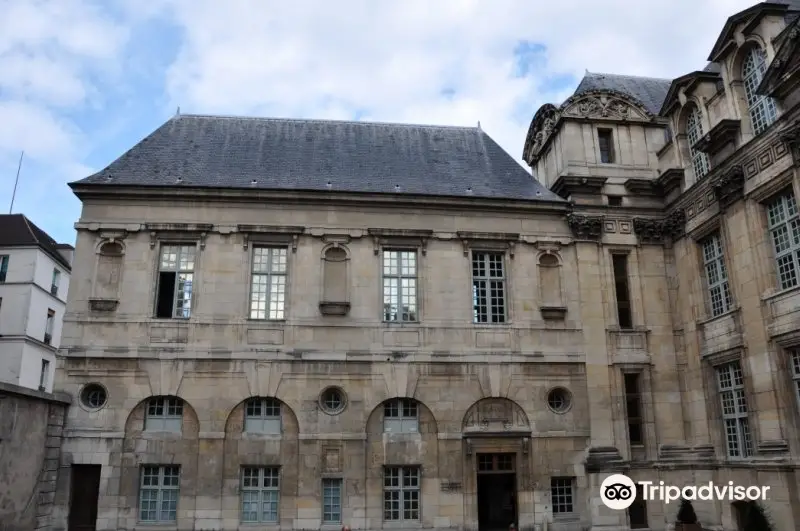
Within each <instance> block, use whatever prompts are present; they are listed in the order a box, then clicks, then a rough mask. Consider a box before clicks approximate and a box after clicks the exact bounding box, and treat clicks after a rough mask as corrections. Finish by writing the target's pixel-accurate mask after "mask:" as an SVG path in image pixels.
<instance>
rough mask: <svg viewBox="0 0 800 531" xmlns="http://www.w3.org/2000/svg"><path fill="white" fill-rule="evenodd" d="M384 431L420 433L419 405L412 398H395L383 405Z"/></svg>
mask: <svg viewBox="0 0 800 531" xmlns="http://www.w3.org/2000/svg"><path fill="white" fill-rule="evenodd" d="M383 431H384V432H386V433H418V432H419V407H418V404H417V401H416V400H414V399H412V398H395V399H393V400H389V401H388V402H386V403H385V404H384V405H383Z"/></svg>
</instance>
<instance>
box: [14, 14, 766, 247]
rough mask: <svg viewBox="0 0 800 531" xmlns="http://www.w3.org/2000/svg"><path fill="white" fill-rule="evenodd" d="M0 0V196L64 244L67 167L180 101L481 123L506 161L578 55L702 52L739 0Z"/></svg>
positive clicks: (576, 68) (647, 56) (604, 67)
mask: <svg viewBox="0 0 800 531" xmlns="http://www.w3.org/2000/svg"><path fill="white" fill-rule="evenodd" d="M646 4H647V6H646V8H644V7H643V2H642V1H641V0H605V1H604V2H597V1H595V0H561V1H558V2H552V1H547V0H492V1H491V2H490V1H486V0H483V1H480V0H436V1H431V0H395V1H388V0H338V1H336V2H330V1H322V0H292V1H291V2H285V1H277V0H225V1H224V2H220V1H218V0H146V1H145V0H105V1H100V0H0V212H1V213H7V212H8V209H9V206H10V202H11V196H12V190H13V188H14V180H15V176H16V173H17V168H18V163H19V160H20V154H21V152H22V151H24V157H23V159H22V168H21V172H20V177H19V185H18V188H17V193H16V198H15V201H14V209H13V211H14V212H15V213H24V214H26V215H27V216H28V217H29V218H30V219H31V220H32V221H33V222H34V223H36V224H37V225H38V226H39V227H41V228H42V229H44V230H45V231H46V232H47V233H49V234H50V235H51V236H52V237H53V238H55V239H56V240H57V241H59V242H63V243H70V244H74V241H75V231H74V228H73V227H74V224H75V222H76V221H77V220H78V219H79V218H80V215H81V204H80V201H79V200H78V199H77V198H76V197H75V196H74V195H73V193H72V191H71V190H70V188H69V187H68V186H67V183H69V182H72V181H75V180H78V179H81V178H83V177H87V176H89V175H91V174H92V173H94V172H96V171H99V170H101V169H103V168H104V167H105V166H107V165H108V164H110V163H111V162H112V161H113V160H115V159H116V158H118V157H119V156H121V155H122V154H123V153H124V152H125V151H127V150H128V149H130V148H131V147H132V146H133V145H134V144H136V143H137V142H138V141H140V140H141V139H142V138H144V137H145V136H147V135H148V134H150V133H151V132H152V131H154V130H155V129H156V128H157V127H158V126H160V125H161V124H162V123H164V122H165V121H166V120H168V119H169V118H170V117H171V116H173V115H174V114H175V113H176V111H177V109H178V108H180V112H181V113H192V114H228V115H247V116H265V117H282V118H318V119H326V118H329V119H341V120H365V121H383V122H401V123H422V124H436V125H461V126H475V125H477V124H478V122H480V125H481V127H482V128H483V130H484V131H486V132H487V133H488V134H489V135H490V136H491V137H492V138H494V139H495V140H496V141H497V142H498V143H499V144H500V145H501V146H502V147H503V148H504V149H505V150H506V151H507V152H508V153H509V154H510V155H511V156H513V157H514V159H516V160H517V161H519V162H520V164H523V165H524V163H523V162H522V161H521V154H522V147H523V144H524V142H525V134H526V132H527V129H528V126H529V124H530V121H531V119H532V117H533V115H534V113H535V112H536V110H537V109H538V107H539V106H540V105H542V104H544V103H555V104H558V103H561V102H562V101H563V100H564V99H566V98H567V97H568V96H569V95H570V94H571V93H572V91H573V90H574V89H575V87H576V86H577V85H578V83H579V82H580V79H581V77H582V76H583V75H584V73H585V72H586V71H587V70H588V71H590V72H596V73H618V74H627V75H641V76H650V77H663V78H674V77H678V76H680V75H683V74H685V73H687V72H690V71H693V70H697V69H700V68H702V67H704V66H705V64H706V58H707V56H708V53H709V51H710V50H711V46H712V45H713V43H714V41H715V40H716V38H717V36H718V34H719V31H720V30H721V29H722V27H723V25H724V23H725V20H726V19H727V17H728V16H730V15H732V14H734V13H735V12H737V11H740V10H742V9H745V8H747V7H749V6H750V5H753V4H754V2H753V1H751V0H669V1H659V2H652V3H651V2H646Z"/></svg>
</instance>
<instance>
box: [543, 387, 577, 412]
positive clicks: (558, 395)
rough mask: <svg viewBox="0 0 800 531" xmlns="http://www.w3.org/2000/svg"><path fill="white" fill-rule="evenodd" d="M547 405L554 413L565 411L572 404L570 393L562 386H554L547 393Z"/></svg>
mask: <svg viewBox="0 0 800 531" xmlns="http://www.w3.org/2000/svg"><path fill="white" fill-rule="evenodd" d="M547 405H548V406H549V407H550V409H552V410H553V411H554V412H555V413H566V412H567V411H569V408H570V407H571V406H572V395H571V394H570V392H569V391H567V390H566V389H564V388H563V387H556V388H555V389H551V390H550V392H549V393H547Z"/></svg>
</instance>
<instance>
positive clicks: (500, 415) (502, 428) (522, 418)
mask: <svg viewBox="0 0 800 531" xmlns="http://www.w3.org/2000/svg"><path fill="white" fill-rule="evenodd" d="M461 431H462V432H463V433H470V432H500V433H503V432H515V431H519V432H527V433H530V431H531V424H530V421H529V420H528V415H527V414H526V413H525V411H524V410H523V409H522V406H520V405H519V404H517V403H516V402H514V401H513V400H510V399H508V398H502V397H489V398H482V399H480V400H478V401H477V402H475V403H474V404H472V406H470V408H469V409H468V410H467V412H466V413H465V414H464V420H463V421H462V423H461Z"/></svg>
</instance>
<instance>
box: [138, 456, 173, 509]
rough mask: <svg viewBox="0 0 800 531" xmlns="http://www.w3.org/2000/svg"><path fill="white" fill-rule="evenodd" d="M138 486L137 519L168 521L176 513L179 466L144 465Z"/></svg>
mask: <svg viewBox="0 0 800 531" xmlns="http://www.w3.org/2000/svg"><path fill="white" fill-rule="evenodd" d="M141 474H142V475H141V484H140V486H139V521H140V522H157V523H169V522H175V521H176V520H177V515H178V493H179V492H180V478H181V470H180V466H176V465H171V466H157V465H145V466H143V467H142V472H141Z"/></svg>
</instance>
